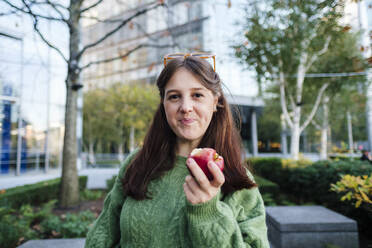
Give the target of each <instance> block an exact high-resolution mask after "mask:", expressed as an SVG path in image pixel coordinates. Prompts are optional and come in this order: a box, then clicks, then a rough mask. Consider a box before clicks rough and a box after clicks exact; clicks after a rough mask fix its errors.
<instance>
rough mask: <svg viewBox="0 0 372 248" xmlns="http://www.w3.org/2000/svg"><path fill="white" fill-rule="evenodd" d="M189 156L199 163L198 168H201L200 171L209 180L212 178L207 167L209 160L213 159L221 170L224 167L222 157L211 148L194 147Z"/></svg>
mask: <svg viewBox="0 0 372 248" xmlns="http://www.w3.org/2000/svg"><path fill="white" fill-rule="evenodd" d="M189 158H192V159H194V160H195V162H196V163H197V164H198V165H199V167H200V169H202V171H203V172H204V174H205V175H206V176H207V178H208V179H209V180H210V181H211V180H213V175H212V173H211V172H210V171H209V169H208V162H209V161H213V162H214V163H215V164H217V166H218V167H219V168H220V170H221V171H223V168H224V160H223V157H222V156H220V155H218V153H216V151H215V150H214V149H212V148H195V149H194V150H192V152H191V153H190V155H189ZM190 173H191V171H190ZM191 174H192V173H191Z"/></svg>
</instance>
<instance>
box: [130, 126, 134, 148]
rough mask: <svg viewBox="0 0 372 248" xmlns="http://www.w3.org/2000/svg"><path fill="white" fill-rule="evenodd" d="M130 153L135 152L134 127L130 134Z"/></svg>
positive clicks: (131, 128)
mask: <svg viewBox="0 0 372 248" xmlns="http://www.w3.org/2000/svg"><path fill="white" fill-rule="evenodd" d="M129 151H130V152H133V151H134V126H131V127H130V134H129Z"/></svg>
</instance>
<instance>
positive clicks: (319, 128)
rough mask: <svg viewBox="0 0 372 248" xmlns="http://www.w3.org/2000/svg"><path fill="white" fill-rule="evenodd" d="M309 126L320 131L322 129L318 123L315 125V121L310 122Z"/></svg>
mask: <svg viewBox="0 0 372 248" xmlns="http://www.w3.org/2000/svg"><path fill="white" fill-rule="evenodd" d="M311 124H313V125H314V126H315V128H316V129H318V130H321V129H322V127H321V126H320V125H319V124H318V123H316V121H315V120H311Z"/></svg>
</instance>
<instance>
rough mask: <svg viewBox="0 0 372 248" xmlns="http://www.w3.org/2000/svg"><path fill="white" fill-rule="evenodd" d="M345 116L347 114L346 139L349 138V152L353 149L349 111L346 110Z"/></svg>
mask: <svg viewBox="0 0 372 248" xmlns="http://www.w3.org/2000/svg"><path fill="white" fill-rule="evenodd" d="M346 116H347V134H348V140H349V153H353V150H354V142H353V126H352V123H351V114H350V111H347V112H346Z"/></svg>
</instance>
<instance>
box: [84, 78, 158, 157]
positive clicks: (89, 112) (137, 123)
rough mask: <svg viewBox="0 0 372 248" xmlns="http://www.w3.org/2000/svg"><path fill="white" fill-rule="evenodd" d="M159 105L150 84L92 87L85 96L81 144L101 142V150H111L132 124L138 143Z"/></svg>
mask: <svg viewBox="0 0 372 248" xmlns="http://www.w3.org/2000/svg"><path fill="white" fill-rule="evenodd" d="M158 104H159V96H158V93H157V90H156V87H155V86H152V85H123V84H120V83H117V84H114V85H112V86H111V87H109V88H107V89H95V90H91V91H88V92H87V93H85V95H84V110H83V111H84V122H83V123H84V127H83V140H84V144H85V145H86V146H88V145H89V144H94V145H95V150H96V151H97V150H98V144H101V151H100V152H103V151H105V152H110V149H109V148H107V147H108V146H109V147H112V146H113V147H118V146H119V145H120V144H125V145H126V147H128V140H129V135H130V129H131V127H134V128H135V141H136V143H137V144H139V143H140V142H141V141H142V139H143V138H144V135H145V133H146V130H147V128H148V126H149V123H151V120H152V116H153V114H154V112H155V110H156V108H157V106H158Z"/></svg>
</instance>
